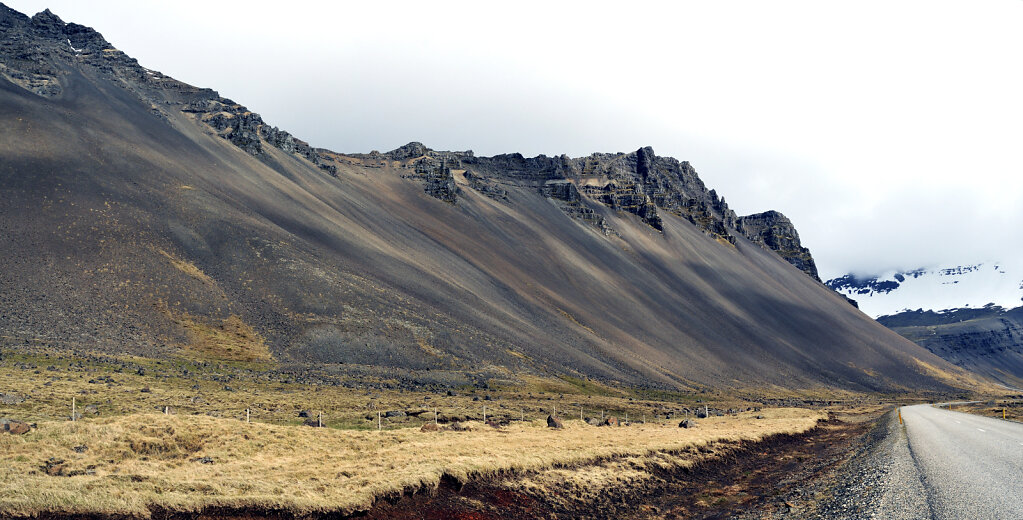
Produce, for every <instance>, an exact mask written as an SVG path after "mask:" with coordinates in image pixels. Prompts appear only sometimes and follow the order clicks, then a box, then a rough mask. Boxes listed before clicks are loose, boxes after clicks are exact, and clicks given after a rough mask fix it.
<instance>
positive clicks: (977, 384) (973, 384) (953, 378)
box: [913, 358, 1011, 395]
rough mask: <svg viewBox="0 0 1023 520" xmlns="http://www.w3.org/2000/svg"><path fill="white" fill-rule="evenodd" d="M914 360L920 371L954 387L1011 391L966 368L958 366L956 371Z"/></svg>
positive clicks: (984, 392) (997, 393)
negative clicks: (976, 375)
mask: <svg viewBox="0 0 1023 520" xmlns="http://www.w3.org/2000/svg"><path fill="white" fill-rule="evenodd" d="M913 361H915V362H916V364H917V366H918V367H919V368H920V371H921V372H923V373H924V374H927V375H929V376H931V377H934V378H935V379H938V380H939V381H942V382H944V383H946V384H948V385H949V386H952V387H954V388H967V389H970V390H972V391H974V392H980V393H983V394H988V395H1005V394H1008V393H1011V390H1009V389H1007V388H1005V387H1001V386H997V385H995V384H993V383H991V382H990V381H987V380H980V379H977V378H976V377H975V376H974V375H973V374H971V373H969V372H967V371H965V370H962V369H958V367H956V370H957V371H956V372H952V371H947V370H942V369H940V368H938V367H936V366H934V365H931V364H930V363H926V362H924V361H920V360H919V359H916V358H913Z"/></svg>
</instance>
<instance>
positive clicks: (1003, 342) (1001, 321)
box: [877, 304, 1023, 388]
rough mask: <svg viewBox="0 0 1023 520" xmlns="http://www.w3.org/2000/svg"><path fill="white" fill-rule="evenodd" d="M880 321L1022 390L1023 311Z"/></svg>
mask: <svg viewBox="0 0 1023 520" xmlns="http://www.w3.org/2000/svg"><path fill="white" fill-rule="evenodd" d="M877 321H878V322H880V323H881V324H882V325H884V326H886V327H888V328H890V329H892V330H894V331H895V332H898V333H899V334H900V335H902V336H903V337H905V338H906V339H909V340H911V341H913V342H915V343H917V344H918V345H920V346H922V347H924V348H926V349H927V350H930V351H931V352H933V353H934V354H936V355H938V356H940V357H942V358H943V359H945V360H947V361H949V362H951V363H953V364H956V365H958V366H961V367H963V368H965V369H968V370H971V371H973V372H976V373H979V374H984V375H987V376H988V377H991V378H992V379H994V380H996V381H1000V382H1002V383H1003V384H1005V385H1009V386H1012V387H1014V388H1021V387H1023V307H1016V308H1014V309H1005V308H1003V307H1000V306H998V305H994V304H990V305H985V306H984V307H980V308H959V309H944V310H941V311H924V310H916V311H906V312H902V313H898V314H893V315H889V316H881V317H880V318H878V320H877Z"/></svg>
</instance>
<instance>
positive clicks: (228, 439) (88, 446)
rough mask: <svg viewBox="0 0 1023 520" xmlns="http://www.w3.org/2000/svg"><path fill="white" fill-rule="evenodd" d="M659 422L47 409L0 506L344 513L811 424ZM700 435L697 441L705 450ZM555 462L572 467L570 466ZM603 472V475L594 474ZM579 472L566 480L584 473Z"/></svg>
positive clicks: (15, 464) (14, 463)
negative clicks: (460, 426) (332, 421)
mask: <svg viewBox="0 0 1023 520" xmlns="http://www.w3.org/2000/svg"><path fill="white" fill-rule="evenodd" d="M760 413H761V414H762V415H763V416H764V418H763V419H756V418H755V416H754V413H753V412H749V413H743V414H739V415H736V416H726V417H712V418H708V419H705V420H701V421H699V425H698V427H696V428H692V429H680V428H678V427H676V426H674V425H668V424H644V425H632V426H623V427H594V426H589V425H585V424H583V423H582V422H580V421H578V420H570V421H566V425H565V428H564V429H561V430H554V429H549V428H546V427H545V424H544V423H542V422H541V421H535V422H527V423H521V422H520V423H516V424H513V425H510V426H508V427H506V428H501V429H495V428H493V427H490V426H487V425H484V424H481V423H469V424H470V426H472V431H467V432H453V431H442V432H421V431H419V429H416V428H401V429H395V430H390V431H355V430H338V429H330V428H309V427H303V426H281V425H271V424H261V423H245V422H244V421H239V420H232V419H223V418H214V417H207V416H181V415H178V416H174V415H164V414H145V415H124V416H116V417H109V418H99V419H92V420H81V421H77V422H70V421H59V422H57V421H49V422H44V423H40V424H38V425H37V428H36V429H35V430H34V431H33V432H31V433H29V434H27V435H24V436H12V435H7V436H2V437H0V459H2V460H4V461H6V463H5V467H4V468H3V470H2V471H3V473H2V474H0V482H2V486H0V515H19V516H20V515H31V514H36V513H39V512H42V511H63V512H75V513H88V512H100V513H115V514H129V515H136V516H142V517H145V516H148V515H149V512H150V507H152V506H160V507H163V508H168V509H172V510H184V511H194V510H200V509H202V508H204V507H208V506H226V507H239V508H241V507H255V508H267V509H279V508H283V509H288V510H291V511H295V512H298V513H307V512H312V511H348V512H350V511H355V510H359V509H365V508H368V507H369V506H370V505H371V504H372V502H373V500H374V498H376V497H379V496H382V495H387V494H391V493H395V492H401V491H403V490H407V489H415V488H419V487H435V486H437V485H438V484H439V483H440V481H441V478H442V476H444V475H448V476H449V477H453V478H455V479H458V480H461V481H467V480H469V479H471V478H474V477H478V476H482V475H493V474H497V473H499V472H507V471H509V470H510V471H514V472H525V471H530V470H540V469H547V468H554V467H560V468H570V467H571V466H572V465H574V464H583V463H589V462H594V461H598V460H602V459H608V458H611V457H621V456H629V457H649V458H653V459H658V458H660V459H661V460H662V462H663V463H669V462H670V463H672V464H683V463H684V462H685V460H686V458H687V456H693V457H695V456H697V455H703V454H704V453H701V451H700V450H698V449H694V448H697V447H701V446H702V447H704V452H706V450H708V449H710V450H713V449H714V448H713V446H721V443H722V442H725V443H734V442H738V441H743V440H751V441H755V440H760V439H762V438H763V437H764V436H767V435H771V434H775V433H796V432H802V431H805V430H807V429H809V428H812V427H813V426H814V425H815V424H817V421H818V419H821V418H823V417H824V414H822V413H821V412H815V411H810V410H802V409H770V410H765V411H763V412H760ZM708 447H710V448H708ZM560 471H562V472H568V473H571V470H569V469H561V470H560ZM607 474H608V473H607V472H603V473H602V475H605V478H606V475H607ZM587 475H588V473H580V474H579V475H578V476H577V478H576V480H578V481H580V482H586V481H587V480H589V479H591V478H597V477H589V476H587Z"/></svg>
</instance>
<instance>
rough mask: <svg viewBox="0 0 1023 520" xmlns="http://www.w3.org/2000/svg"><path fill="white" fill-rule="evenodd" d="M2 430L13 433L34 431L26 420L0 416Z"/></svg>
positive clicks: (0, 429)
mask: <svg viewBox="0 0 1023 520" xmlns="http://www.w3.org/2000/svg"><path fill="white" fill-rule="evenodd" d="M0 431H2V432H4V433H10V434H11V435H24V434H26V433H28V432H30V431H32V427H31V426H29V425H28V423H26V422H22V421H18V420H15V419H4V418H0Z"/></svg>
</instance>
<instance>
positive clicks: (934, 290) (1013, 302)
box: [826, 262, 1023, 318]
mask: <svg viewBox="0 0 1023 520" xmlns="http://www.w3.org/2000/svg"><path fill="white" fill-rule="evenodd" d="M826 283H827V286H828V287H831V288H832V289H834V290H835V291H838V292H839V293H842V294H844V295H846V296H849V297H850V298H852V299H854V300H856V302H857V303H858V304H859V307H860V310H862V311H863V312H865V313H867V314H869V315H870V316H873V317H875V318H876V317H878V316H885V315H890V314H896V313H899V312H902V311H905V310H917V309H923V310H935V311H937V310H943V309H957V308H964V307H983V306H984V305H986V304H988V303H993V304H995V305H1000V306H1002V307H1005V308H1006V309H1011V308H1014V307H1019V306H1020V305H1021V302H1023V268H1021V266H1019V265H1010V264H1007V263H1004V262H983V263H979V264H974V265H960V266H952V267H936V268H921V269H914V270H911V271H890V272H887V273H882V274H880V275H878V276H857V275H853V274H847V275H845V276H842V277H839V278H834V279H831V280H828V281H827V282H826Z"/></svg>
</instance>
